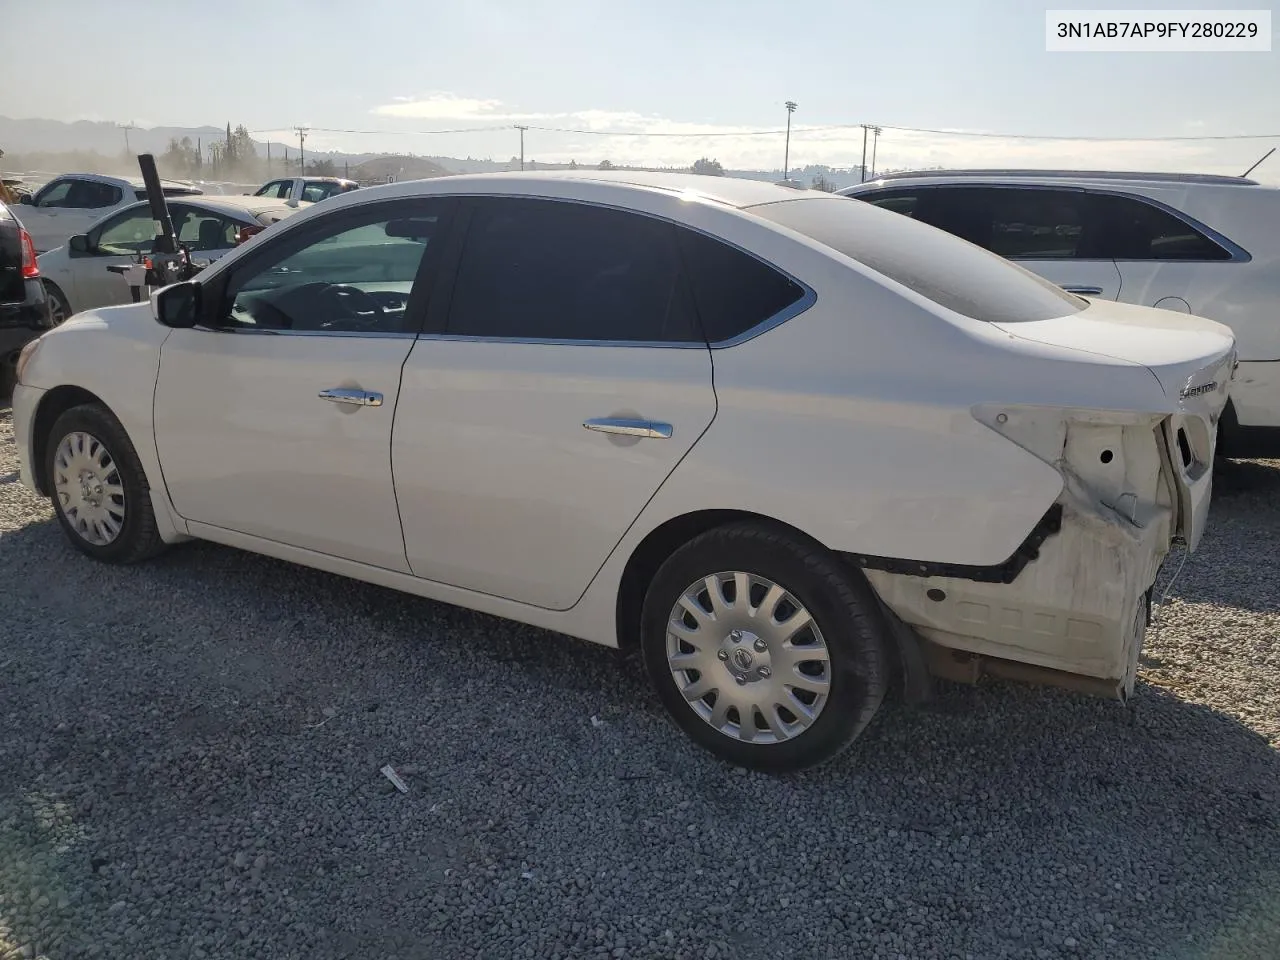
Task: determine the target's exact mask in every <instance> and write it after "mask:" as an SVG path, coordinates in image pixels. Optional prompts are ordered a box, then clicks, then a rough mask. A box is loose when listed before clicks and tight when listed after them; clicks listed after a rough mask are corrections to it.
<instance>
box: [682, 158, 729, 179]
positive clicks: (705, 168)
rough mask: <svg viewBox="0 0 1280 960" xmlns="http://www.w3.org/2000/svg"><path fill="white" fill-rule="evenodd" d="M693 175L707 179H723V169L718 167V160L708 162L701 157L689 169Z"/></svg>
mask: <svg viewBox="0 0 1280 960" xmlns="http://www.w3.org/2000/svg"><path fill="white" fill-rule="evenodd" d="M689 169H690V170H692V171H693V172H694V173H700V174H702V175H703V176H707V177H723V176H724V167H722V166H720V161H719V160H708V159H707V158H706V157H702V158H701V159H699V160H697V161H696V162H695V163H694V165H693V166H692V167H690V168H689Z"/></svg>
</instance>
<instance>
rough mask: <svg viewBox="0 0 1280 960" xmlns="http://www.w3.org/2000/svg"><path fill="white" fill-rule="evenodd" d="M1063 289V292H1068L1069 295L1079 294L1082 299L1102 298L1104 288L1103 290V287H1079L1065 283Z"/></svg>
mask: <svg viewBox="0 0 1280 960" xmlns="http://www.w3.org/2000/svg"><path fill="white" fill-rule="evenodd" d="M1062 289H1063V290H1065V291H1067V293H1074V294H1077V295H1079V296H1081V297H1100V296H1102V288H1101V287H1082V286H1079V285H1077V284H1067V283H1064V284H1063V285H1062Z"/></svg>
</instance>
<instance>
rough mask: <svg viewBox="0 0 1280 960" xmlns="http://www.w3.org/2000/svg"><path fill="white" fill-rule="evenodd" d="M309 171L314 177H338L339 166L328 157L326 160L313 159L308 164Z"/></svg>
mask: <svg viewBox="0 0 1280 960" xmlns="http://www.w3.org/2000/svg"><path fill="white" fill-rule="evenodd" d="M307 173H309V174H311V176H313V177H336V176H337V175H338V167H337V165H336V164H334V162H333V161H332V160H330V159H328V158H327V157H326V158H325V159H324V160H312V161H311V162H310V163H309V164H307Z"/></svg>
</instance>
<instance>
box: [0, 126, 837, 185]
mask: <svg viewBox="0 0 1280 960" xmlns="http://www.w3.org/2000/svg"><path fill="white" fill-rule="evenodd" d="M226 133H227V131H226V126H225V124H224V125H223V126H220V127H217V126H199V127H152V128H150V129H143V128H141V127H134V128H131V129H130V130H129V131H128V144H129V153H126V152H125V130H124V129H123V128H122V127H120V126H119V125H118V124H114V123H104V122H98V121H89V120H79V121H76V122H74V123H65V122H63V121H61V120H46V119H42V118H32V119H15V118H12V117H5V116H0V150H3V151H4V152H5V153H6V154H7V157H6V159H5V160H3V161H0V164H6V166H5V169H9V170H11V169H14V161H15V160H16V161H17V162H18V163H23V162H24V161H25V163H26V166H25V169H26V170H28V171H34V170H41V171H45V172H47V173H55V172H62V171H68V170H73V169H74V170H79V171H82V172H85V173H127V174H134V175H136V174H137V161H136V159H134V155H136V154H139V153H154V154H155V155H156V156H157V157H160V156H161V155H162V154H163V153H164V152H165V151H166V150H167V149H168V147H169V142H170V141H171V140H179V141H181V140H182V139H183V138H184V137H185V138H188V139H189V140H190V141H191V143H192V145H196V144H200V145H201V146H202V147H203V148H204V151H205V152H207V151H208V149H209V145H210V144H212V143H215V142H221V141H222V140H224V139H225V137H226ZM251 142H252V144H253V149H254V151H255V153H256V154H257V157H258V158H260V159H261V160H264V161H265V160H266V158H267V144H266V142H265V141H259V140H251ZM286 149H287V151H288V156H289V158H290V160H293V161H296V159H297V156H298V153H297V149H296V145H290V144H282V143H280V142H279V141H274V140H273V141H272V143H271V163H270V164H266V163H257V162H255V163H253V164H251V165H250V166H251V167H252V168H253V169H252V171H250V172H249V173H246V174H243V175H242V176H240V178H239V179H246V178H249V179H251V178H252V176H253V175H256V174H262V176H261V177H260V179H267V178H268V177H270V176H279V175H281V173H283V172H284V159H285V152H286ZM307 160H308V161H313V160H328V161H330V162H331V163H332V164H333V168H334V169H335V170H336V172H337V173H338V174H339V175H346V176H350V177H352V178H354V179H357V180H385V179H387V178H388V177H394V178H395V179H397V180H415V179H422V178H426V177H439V176H444V175H447V174H450V173H496V172H500V171H504V170H517V169H519V163H520V161H519V159H518V158H517V157H511V158H510V159H508V160H490V159H480V158H475V157H466V158H458V157H441V156H429V157H421V156H416V155H414V154H387V153H369V152H365V153H342V152H340V151H330V152H324V151H319V150H315V151H313V150H310V149H308V150H307ZM691 162H692V161H691ZM308 165H310V163H308ZM571 166H573V165H572V164H568V163H542V162H535V161H533V160H530V161H529V162H528V163H527V165H526V167H527V169H537V170H563V169H568V168H569V167H571ZM584 166H585V165H584ZM206 169H207V168H206ZM293 169H295V170H296V169H297V167H296V163H295V164H294V167H293ZM620 169H625V168H620ZM653 169H656V168H653ZM678 169H681V170H687V169H688V168H687V167H681V168H678ZM162 172H164V171H162ZM725 173H726V175H728V176H731V177H745V178H748V179H752V180H780V179H782V171H781V170H733V169H726V170H725ZM170 175H174V174H173V173H170ZM184 175H185V174H184ZM205 175H206V176H207V175H208V174H207V173H206V174H205ZM192 176H197V174H194V173H193V174H192ZM791 177H792V179H795V180H799V181H800V182H802V183H805V184H809V183H814V182H816V180H817V178H819V177H821V178H822V179H824V180H825V181H826V182H827V183H828V184H829V185H830V186H831V187H843V186H847V185H849V184H853V183H857V182H858V180H859V179H860V177H859V173H858V168H857V167H856V166H855V167H853V168H851V169H833V168H830V167H825V166H807V167H803V168H793V169H792V170H791Z"/></svg>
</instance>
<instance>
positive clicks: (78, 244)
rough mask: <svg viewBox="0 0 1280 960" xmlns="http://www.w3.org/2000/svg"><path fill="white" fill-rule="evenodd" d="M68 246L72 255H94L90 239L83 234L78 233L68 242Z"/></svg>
mask: <svg viewBox="0 0 1280 960" xmlns="http://www.w3.org/2000/svg"><path fill="white" fill-rule="evenodd" d="M67 246H68V247H69V248H70V250H71V252H72V253H93V247H92V245H91V244H90V243H89V237H88V236H87V235H86V234H83V233H77V234H75V235H74V236H72V237H71V238H70V239H69V240H67Z"/></svg>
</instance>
